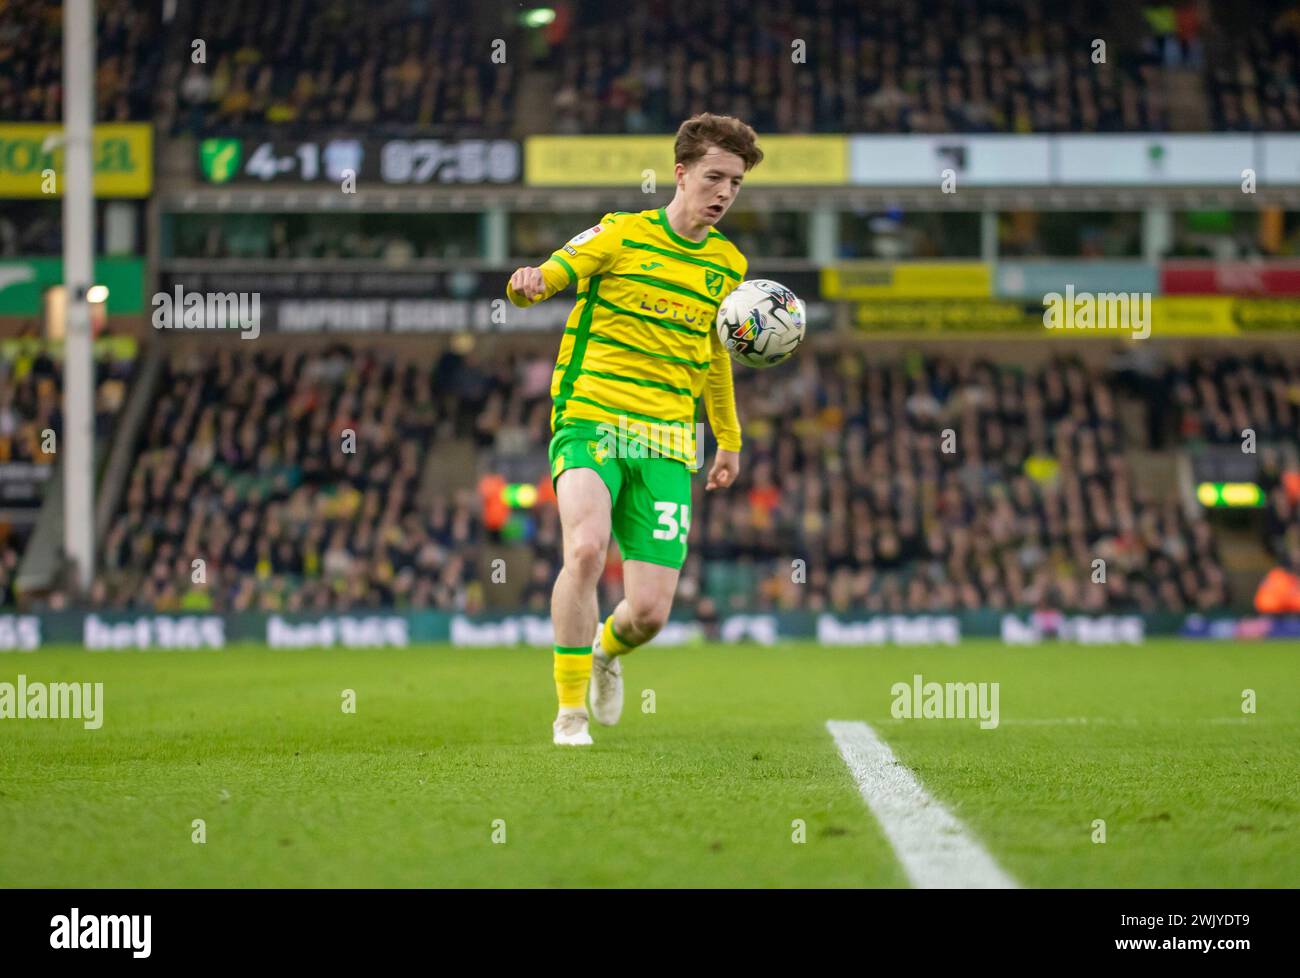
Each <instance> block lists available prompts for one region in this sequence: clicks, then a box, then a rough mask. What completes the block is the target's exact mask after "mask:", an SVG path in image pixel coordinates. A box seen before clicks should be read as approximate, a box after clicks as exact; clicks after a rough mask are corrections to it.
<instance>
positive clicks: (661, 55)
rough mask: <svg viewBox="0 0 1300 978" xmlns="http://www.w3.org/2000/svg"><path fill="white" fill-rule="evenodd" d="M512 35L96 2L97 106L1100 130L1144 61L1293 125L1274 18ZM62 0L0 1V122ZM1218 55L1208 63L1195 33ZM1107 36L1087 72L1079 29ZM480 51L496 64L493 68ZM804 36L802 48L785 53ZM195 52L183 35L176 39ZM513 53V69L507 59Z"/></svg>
mask: <svg viewBox="0 0 1300 978" xmlns="http://www.w3.org/2000/svg"><path fill="white" fill-rule="evenodd" d="M551 6H553V7H554V8H555V10H556V12H557V18H556V21H555V22H554V23H552V24H550V25H548V26H547V27H545V28H544V29H539V30H537V31H533V32H528V31H525V30H523V29H522V28H520V27H519V25H518V23H517V22H513V19H512V17H511V15H512V14H513V15H517V14H518V13H519V11H518V10H515V9H513V8H511V7H509V6H506V5H502V8H501V11H500V17H499V18H497V19H494V18H493V17H490V16H488V17H472V16H467V15H466V12H465V11H463V10H461V9H460V8H458V7H456V6H455V5H454V4H449V3H443V2H439V0H376V2H372V3H368V4H366V5H365V6H364V12H363V13H362V12H360V8H358V7H357V6H356V5H355V4H351V3H348V2H346V0H290V2H288V3H285V4H275V5H271V6H270V7H267V6H266V5H264V4H258V3H255V2H253V0H230V2H228V3H223V4H216V5H213V4H197V3H189V2H178V3H176V4H161V5H155V4H144V5H141V4H136V3H132V2H130V0H103V2H101V3H99V4H97V15H98V26H97V36H98V37H99V39H100V40H99V51H98V56H97V62H96V72H97V85H96V92H97V98H98V108H97V113H98V115H97V117H98V118H99V119H100V120H101V121H125V120H138V121H144V120H154V121H156V122H157V123H158V125H159V126H160V127H161V129H162V130H163V131H167V132H182V131H183V132H191V133H208V132H216V131H221V130H229V129H230V128H231V127H237V126H250V125H254V126H260V125H265V126H284V125H292V124H301V125H307V126H312V127H316V128H321V127H346V126H353V127H366V128H367V129H371V130H374V129H376V128H379V129H382V128H383V127H384V126H392V127H395V128H398V127H403V126H419V127H421V128H422V129H423V130H425V131H428V132H433V131H434V130H435V129H436V130H437V131H438V132H443V133H447V134H455V133H456V132H459V131H464V132H466V133H470V132H472V133H473V134H474V135H480V136H481V135H482V134H484V133H485V132H486V133H497V134H503V135H504V134H506V133H508V132H509V131H510V130H511V129H512V128H513V127H514V126H515V124H516V122H524V123H526V125H527V128H528V129H529V130H530V131H531V130H532V129H535V128H536V127H537V120H532V119H529V120H517V119H516V117H515V115H516V112H517V111H518V95H519V88H520V85H521V82H522V73H523V72H524V71H530V70H534V69H537V70H543V71H547V72H550V73H551V75H552V76H553V78H554V81H553V84H554V91H553V93H552V97H551V99H550V104H551V106H552V108H553V110H554V111H553V113H552V114H553V119H552V121H551V122H550V124H549V125H547V128H548V129H550V130H551V131H556V132H561V133H575V132H582V133H603V132H630V133H638V132H670V131H672V130H673V129H674V128H675V127H676V125H677V123H678V122H679V121H680V120H681V119H682V118H684V117H686V116H688V115H690V114H692V113H693V112H695V111H698V110H699V109H701V108H705V107H708V106H711V105H716V99H717V98H718V97H719V96H726V97H728V98H730V99H732V101H731V102H730V103H729V104H730V105H731V108H732V111H734V112H735V114H738V115H740V116H742V117H744V118H746V119H748V120H749V121H750V122H751V123H752V124H753V125H754V126H755V127H756V128H758V129H759V130H760V131H763V132H845V131H848V132H952V131H964V132H1062V131H1079V132H1114V131H1160V130H1164V129H1167V128H1169V124H1170V118H1169V112H1168V108H1167V106H1166V105H1165V102H1164V96H1163V92H1164V88H1165V85H1164V82H1163V78H1162V75H1161V73H1162V72H1164V71H1167V70H1174V69H1179V70H1181V69H1190V70H1195V71H1200V72H1202V74H1203V76H1204V91H1205V97H1206V100H1207V103H1208V105H1209V107H1210V114H1211V117H1212V118H1213V120H1214V122H1215V123H1216V127H1217V128H1221V129H1272V130H1290V129H1294V128H1296V125H1297V123H1298V122H1300V95H1298V94H1297V88H1296V82H1295V75H1296V72H1295V70H1294V69H1295V64H1296V51H1297V47H1296V40H1297V18H1296V17H1295V14H1294V11H1293V10H1283V12H1281V13H1277V12H1275V11H1274V10H1273V9H1272V7H1275V6H1276V5H1272V6H1270V10H1269V11H1267V12H1265V13H1263V14H1261V16H1262V18H1263V20H1264V21H1265V24H1259V23H1252V24H1250V25H1247V26H1246V27H1244V28H1243V27H1239V26H1238V24H1237V18H1236V17H1235V16H1234V11H1233V9H1232V8H1231V7H1230V5H1228V4H1225V3H1221V2H1220V3H1216V4H1210V3H1208V2H1206V0H1180V2H1178V3H1158V2H1156V3H1148V4H1145V5H1144V6H1143V8H1142V10H1141V13H1140V14H1139V13H1138V12H1136V11H1130V12H1129V16H1127V17H1125V16H1122V15H1121V13H1120V12H1117V10H1116V9H1115V8H1113V7H1108V6H1107V5H1105V4H1102V3H1100V2H1098V0H1088V2H1085V3H1079V4H1073V5H1067V6H1065V7H1061V6H1059V5H1058V6H1052V5H1049V4H1044V3H1041V2H1040V0H1001V2H998V3H991V4H981V5H980V6H979V9H976V8H974V7H972V6H970V5H968V4H965V3H962V2H959V0H900V2H898V3H894V4H889V5H885V6H884V7H879V6H877V7H872V6H868V5H863V4H860V3H856V2H853V0H812V2H809V3H800V4H796V3H795V2H793V0H777V2H773V3H770V4H763V5H758V6H755V5H753V4H750V3H748V2H746V0H722V2H720V3H716V4H712V5H710V6H709V8H708V9H707V11H702V10H701V9H700V7H699V5H698V4H693V3H690V2H688V0H646V2H644V3H638V4H636V5H634V6H633V7H632V8H631V9H629V8H628V7H627V6H626V5H617V4H615V5H611V4H607V3H604V2H603V0H556V2H555V3H554V4H552V5H551ZM60 24H61V7H60V5H59V4H58V3H57V2H54V0H14V2H12V3H9V4H6V5H5V6H4V7H3V8H0V119H6V120H14V121H46V122H49V121H56V120H57V119H59V118H60V116H61V112H62V105H61V99H62V87H61V80H60V66H61V60H62V52H61V30H60ZM1207 35H1210V36H1213V38H1214V41H1215V43H1221V44H1223V45H1224V46H1225V50H1226V51H1227V52H1228V56H1226V57H1223V58H1219V59H1217V60H1215V59H1211V58H1209V57H1208V56H1207V55H1206V53H1205V51H1206V45H1207V43H1208V42H1207V40H1206V36H1207ZM1096 39H1102V40H1107V42H1108V44H1109V50H1108V51H1107V55H1106V58H1105V60H1104V61H1094V60H1093V53H1094V50H1093V41H1094V40H1096ZM498 41H504V42H505V44H506V48H505V51H506V53H507V56H506V57H505V58H504V60H502V59H501V58H495V59H494V58H493V57H492V55H493V52H494V51H495V50H498V49H499V47H498V46H497V42H498ZM799 42H803V46H802V47H800V46H799ZM198 45H201V48H200V47H199V46H198ZM521 66H522V67H521Z"/></svg>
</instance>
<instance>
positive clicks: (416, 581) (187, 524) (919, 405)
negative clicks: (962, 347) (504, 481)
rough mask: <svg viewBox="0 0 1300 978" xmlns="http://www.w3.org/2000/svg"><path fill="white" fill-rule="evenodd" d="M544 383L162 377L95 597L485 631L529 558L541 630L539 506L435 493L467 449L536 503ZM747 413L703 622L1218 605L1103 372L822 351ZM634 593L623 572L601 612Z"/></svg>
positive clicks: (451, 372)
mask: <svg viewBox="0 0 1300 978" xmlns="http://www.w3.org/2000/svg"><path fill="white" fill-rule="evenodd" d="M551 366H552V364H551V361H550V360H549V359H548V358H546V357H544V356H523V355H518V356H516V355H506V356H503V355H501V354H500V353H499V352H495V353H493V354H492V355H491V356H489V355H487V354H486V353H484V352H471V353H460V352H450V351H449V352H447V353H445V354H444V355H443V356H442V357H441V359H440V360H439V361H438V362H437V363H436V364H434V365H432V366H431V367H430V366H429V365H423V366H421V365H418V364H415V363H411V362H403V361H396V360H393V359H391V358H389V357H388V356H387V355H379V354H377V353H375V352H373V351H367V350H365V349H364V348H354V347H348V346H342V345H340V346H336V347H333V348H331V349H329V350H328V351H321V352H315V353H309V352H294V353H283V354H280V353H271V354H258V355H243V354H236V353H231V352H223V353H221V354H220V355H218V356H216V357H195V358H192V359H191V358H189V356H188V355H186V356H178V357H173V359H172V362H171V363H170V364H169V366H168V368H167V373H166V375H165V377H164V379H163V381H162V382H161V383H160V385H159V391H160V393H159V397H158V401H157V404H156V405H155V407H154V410H153V411H152V414H151V421H150V423H149V425H148V428H147V431H146V432H145V434H144V435H143V443H142V444H141V446H140V452H139V455H138V457H137V458H136V460H135V463H134V469H133V472H132V475H131V479H130V483H129V487H128V489H127V492H126V498H125V500H124V503H123V505H122V507H121V510H120V512H119V513H118V514H117V515H116V516H115V518H114V520H113V522H112V524H111V526H110V527H109V530H108V534H107V538H106V540H105V545H104V554H103V565H102V571H101V574H100V575H99V577H98V579H97V581H96V584H95V593H94V594H93V595H92V597H93V598H94V599H95V600H96V601H100V602H104V603H105V604H106V605H108V606H110V607H133V608H150V609H159V610H166V609H176V608H199V607H203V608H206V607H213V608H218V609H223V610H241V609H261V610H297V609H314V610H323V609H342V608H357V607H390V606H395V607H406V608H442V609H448V610H450V609H463V610H477V609H481V608H484V607H486V606H489V605H490V604H491V603H492V602H491V598H490V595H489V594H488V593H487V589H488V588H489V587H490V583H489V581H488V579H487V574H486V569H487V566H488V563H489V561H490V559H491V557H492V556H493V555H494V554H496V553H499V552H501V548H502V546H504V545H505V543H506V541H507V540H508V541H509V542H511V543H513V544H516V545H524V546H526V547H527V549H528V552H529V553H530V554H531V557H532V563H531V566H530V567H528V568H527V570H526V572H525V577H526V580H527V585H526V587H525V588H524V590H523V593H522V601H523V603H524V604H525V605H526V606H528V607H530V608H532V609H534V610H536V611H539V612H544V611H545V609H546V608H547V607H548V605H549V598H550V587H551V584H552V582H553V580H554V574H555V573H556V571H557V570H558V567H559V564H560V561H561V556H562V551H561V541H560V533H559V522H558V518H557V514H556V512H555V507H554V505H553V503H548V502H546V497H545V494H543V499H542V502H540V503H539V505H538V506H536V507H535V508H533V509H530V510H521V511H517V512H516V513H515V514H514V515H513V516H512V517H511V522H510V526H509V529H508V531H502V530H498V529H488V528H487V527H486V526H485V523H484V519H483V506H482V501H481V499H479V498H478V497H477V496H476V494H475V492H474V491H473V490H471V489H464V490H457V491H455V492H452V493H445V492H439V491H437V490H430V489H429V488H428V485H427V479H428V476H429V471H430V468H431V466H436V465H437V461H438V458H439V453H440V451H442V449H443V447H444V446H446V445H447V444H449V443H450V441H451V440H453V439H465V440H469V441H471V442H472V443H473V444H474V445H475V450H476V453H477V456H478V459H479V468H480V470H481V471H484V472H486V471H500V470H503V469H513V470H519V469H521V468H522V469H523V470H525V471H527V472H529V473H530V478H532V479H535V480H538V481H540V482H541V483H543V484H544V483H546V481H547V476H546V474H545V473H546V461H545V456H544V450H543V447H544V446H545V444H546V441H547V430H548V420H549V410H548V408H549V399H548V390H549V381H550V375H551ZM737 396H738V402H739V407H740V412H741V416H742V418H744V419H745V425H746V455H745V466H744V469H743V472H742V478H741V481H740V482H739V484H738V485H737V486H735V487H734V488H732V489H731V490H729V491H728V492H725V493H713V494H708V495H707V496H706V495H705V494H704V493H703V492H702V483H700V484H697V486H696V493H697V497H696V500H695V503H694V516H693V519H692V531H691V533H692V535H691V555H690V557H689V559H688V562H687V565H686V567H685V568H684V572H683V579H682V588H681V592H680V600H681V601H682V603H683V604H684V605H685V606H686V607H688V608H689V607H694V606H696V605H697V604H698V603H699V602H700V601H702V600H705V599H707V601H708V603H710V604H712V605H713V606H715V607H717V608H721V609H724V610H731V609H738V608H746V609H755V608H756V609H763V608H787V609H809V610H817V609H823V608H827V609H837V610H848V609H855V608H856V609H863V610H874V611H887V612H896V611H911V612H921V611H941V610H945V611H946V610H958V609H974V608H995V609H996V608H1003V609H1010V608H1039V607H1044V608H1047V607H1050V608H1055V609H1060V610H1082V611H1091V612H1102V611H1116V610H1138V611H1153V610H1171V611H1179V610H1193V609H1196V610H1208V609H1213V608H1218V607H1221V606H1223V605H1225V604H1226V603H1227V601H1228V594H1227V588H1226V579H1225V576H1224V573H1223V570H1222V568H1221V566H1220V562H1219V559H1218V555H1217V553H1216V552H1215V546H1214V540H1213V535H1212V533H1211V530H1210V527H1209V525H1208V524H1207V523H1206V522H1204V521H1203V520H1199V519H1190V518H1189V517H1188V516H1187V515H1186V514H1185V513H1184V512H1183V510H1182V509H1181V507H1179V506H1178V505H1176V504H1172V503H1168V504H1166V503H1160V502H1157V501H1155V500H1153V499H1152V498H1150V496H1149V495H1148V494H1147V493H1146V492H1145V491H1144V490H1143V488H1142V487H1141V486H1139V485H1137V484H1136V482H1135V480H1134V478H1133V476H1132V474H1131V472H1130V471H1129V469H1128V466H1127V464H1126V462H1125V458H1124V454H1123V448H1124V440H1125V436H1124V433H1123V431H1122V429H1121V426H1120V424H1119V422H1118V420H1117V417H1116V408H1115V401H1116V392H1115V385H1114V383H1113V381H1112V379H1111V378H1109V377H1108V376H1107V375H1105V374H1104V373H1100V372H1097V371H1093V370H1090V369H1086V368H1084V367H1082V366H1080V365H1078V364H1075V363H1071V362H1067V361H1058V362H1055V363H1053V364H1051V365H1050V366H1049V367H1046V368H1044V369H1042V370H1039V371H1030V372H1024V371H1021V370H1018V369H1013V368H1008V367H1003V366H995V365H993V364H991V363H982V362H977V363H969V364H960V365H959V364H957V363H955V362H949V361H945V360H936V359H925V358H921V357H919V356H917V357H911V358H908V359H906V360H903V361H898V362H892V363H877V362H874V361H873V362H868V360H867V358H865V357H864V356H862V355H861V354H856V353H853V354H847V355H837V356H834V357H815V356H813V355H811V354H810V355H808V356H806V357H804V358H802V359H801V361H800V363H799V364H798V365H797V366H794V365H792V367H791V368H790V369H788V370H784V371H781V372H779V373H776V374H764V375H762V376H761V377H760V375H759V374H758V372H750V371H738V372H737ZM349 431H351V432H354V433H355V442H354V444H353V446H352V447H353V448H354V451H348V450H346V449H347V444H348V443H347V440H346V436H347V433H348V432H349ZM196 558H198V559H202V560H203V561H204V564H203V565H202V574H201V575H198V576H196V565H194V563H193V562H194V560H195V559H196ZM1098 560H1101V561H1104V570H1103V571H1102V572H1100V573H1099V566H1100V565H1098V564H1097V563H1096V561H1098ZM1103 576H1104V582H1103V581H1102V577H1103ZM200 577H201V578H202V579H200ZM620 579H621V573H620V567H619V562H618V558H617V551H616V548H615V549H614V550H613V552H612V554H611V560H610V562H609V565H608V567H607V570H606V574H605V578H604V581H603V583H602V601H603V602H604V603H606V604H608V603H610V602H613V601H616V600H617V599H618V598H619V597H620V595H621V590H620Z"/></svg>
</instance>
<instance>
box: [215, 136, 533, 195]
mask: <svg viewBox="0 0 1300 978" xmlns="http://www.w3.org/2000/svg"><path fill="white" fill-rule="evenodd" d="M520 172H521V152H520V147H519V144H518V143H517V142H515V141H513V140H510V139H384V140H380V139H354V138H348V137H338V138H331V139H323V140H283V139H272V140H251V139H239V138H221V137H214V138H210V139H204V140H201V141H200V143H199V174H200V176H201V177H202V179H203V180H204V181H205V182H207V183H218V184H224V183H270V182H273V181H278V182H282V183H323V182H328V183H341V182H342V181H343V180H346V179H348V178H349V177H350V178H352V179H354V180H356V182H357V183H382V184H388V185H390V186H412V185H414V186H419V185H422V184H478V183H515V182H517V181H518V180H519V178H520Z"/></svg>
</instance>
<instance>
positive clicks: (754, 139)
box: [673, 112, 763, 170]
mask: <svg viewBox="0 0 1300 978" xmlns="http://www.w3.org/2000/svg"><path fill="white" fill-rule="evenodd" d="M710 146H716V147H718V149H720V150H723V151H724V152H727V153H735V154H736V155H737V156H739V157H740V158H741V159H742V160H744V161H745V169H746V170H752V169H753V168H754V167H756V166H758V164H759V163H761V162H763V151H762V150H761V149H759V148H758V133H756V132H754V128H753V127H752V126H749V125H746V124H745V123H743V122H741V121H740V120H739V119H737V118H736V117H735V116H731V115H714V114H713V113H712V112H701V113H700V114H699V115H693V116H691V117H690V118H689V119H687V120H686V121H685V122H683V123H682V124H681V125H680V126H679V127H678V129H677V143H676V145H675V146H674V147H673V152H674V154H675V156H676V158H677V162H678V163H681V164H682V165H683V166H690V165H691V164H692V163H694V162H695V161H696V160H698V159H699V158H700V157H702V156H703V155H704V154H705V153H707V152H708V151H709V147H710Z"/></svg>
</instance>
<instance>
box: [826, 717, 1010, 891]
mask: <svg viewBox="0 0 1300 978" xmlns="http://www.w3.org/2000/svg"><path fill="white" fill-rule="evenodd" d="M826 729H827V730H829V731H830V735H831V736H832V737H833V738H835V743H836V745H837V746H838V747H839V749H840V756H841V757H842V758H844V763H845V764H847V765H848V766H849V771H850V773H852V775H853V780H854V781H856V782H857V784H858V790H859V791H860V792H861V793H862V797H863V798H864V799H866V802H867V806H868V807H869V808H870V809H871V812H872V814H873V815H875V816H876V819H877V820H878V821H879V822H880V826H881V828H882V829H883V830H884V832H885V837H886V838H887V839H889V843H890V845H892V846H893V847H894V852H895V853H896V854H897V855H898V861H899V862H900V863H902V864H903V870H904V872H906V873H907V878H908V879H909V880H910V881H911V883H912V885H913V886H915V887H920V888H922V889H968V890H974V889H984V890H989V889H1015V888H1018V887H1019V884H1018V883H1017V882H1016V881H1015V880H1014V879H1012V878H1011V877H1010V876H1008V875H1007V874H1006V873H1005V872H1003V871H1002V869H1001V867H999V866H998V864H997V863H996V862H994V860H993V857H992V856H990V855H989V854H988V853H987V852H986V851H985V850H984V848H983V847H982V846H981V845H980V844H979V843H978V842H976V841H975V839H974V838H972V837H971V835H970V834H969V833H968V832H967V831H966V828H965V826H963V825H962V824H961V822H959V821H958V820H957V818H956V816H954V815H953V814H952V812H950V811H948V809H946V808H944V807H943V805H942V804H940V803H939V802H938V801H937V800H936V799H935V798H934V797H933V796H931V795H930V793H929V792H928V791H926V790H925V788H923V787H922V786H921V782H919V781H918V780H916V778H915V776H913V774H912V772H911V771H909V770H908V769H907V768H906V767H904V766H903V764H902V763H900V762H899V760H898V759H897V758H896V757H894V752H893V751H891V750H890V749H889V745H888V744H886V743H885V742H884V741H883V740H881V739H880V738H879V737H878V736H876V732H875V731H874V730H872V729H871V727H869V726H868V725H867V724H865V723H862V722H859V721H844V720H827V721H826Z"/></svg>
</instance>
